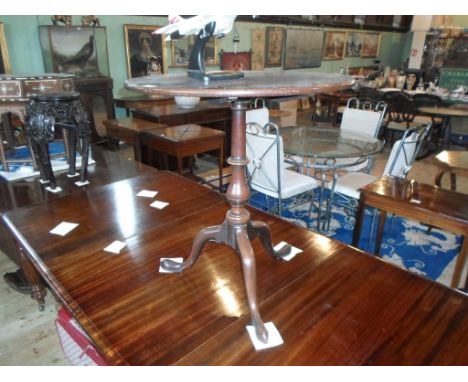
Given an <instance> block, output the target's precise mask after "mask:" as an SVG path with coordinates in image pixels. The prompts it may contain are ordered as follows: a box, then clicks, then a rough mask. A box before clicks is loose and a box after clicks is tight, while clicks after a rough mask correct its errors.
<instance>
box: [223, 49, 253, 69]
mask: <svg viewBox="0 0 468 382" xmlns="http://www.w3.org/2000/svg"><path fill="white" fill-rule="evenodd" d="M251 68H252V52H237V53H234V52H224V51H223V50H221V70H232V71H235V72H244V71H246V70H251Z"/></svg>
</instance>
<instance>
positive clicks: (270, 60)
mask: <svg viewBox="0 0 468 382" xmlns="http://www.w3.org/2000/svg"><path fill="white" fill-rule="evenodd" d="M265 39H266V40H265V41H266V43H265V68H274V67H279V66H281V63H282V58H283V43H284V28H282V27H267V28H266V38H265Z"/></svg>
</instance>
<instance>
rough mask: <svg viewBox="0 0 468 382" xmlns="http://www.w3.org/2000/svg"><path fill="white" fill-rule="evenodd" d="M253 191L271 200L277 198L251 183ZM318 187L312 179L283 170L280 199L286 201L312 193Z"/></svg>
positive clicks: (270, 192) (268, 190) (274, 193)
mask: <svg viewBox="0 0 468 382" xmlns="http://www.w3.org/2000/svg"><path fill="white" fill-rule="evenodd" d="M251 186H252V188H253V189H254V190H256V191H258V192H262V193H263V194H266V195H268V196H271V197H273V198H278V193H276V192H274V191H272V190H270V189H266V188H263V187H261V186H260V185H258V184H255V183H253V182H252V183H251ZM317 187H318V183H317V181H316V180H315V179H314V178H311V177H310V176H307V175H302V174H299V173H297V172H295V171H291V170H284V176H283V179H282V182H281V198H282V199H287V198H290V197H292V196H295V195H299V194H301V193H303V192H306V191H312V190H313V189H315V188H317Z"/></svg>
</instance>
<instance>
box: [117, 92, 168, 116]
mask: <svg viewBox="0 0 468 382" xmlns="http://www.w3.org/2000/svg"><path fill="white" fill-rule="evenodd" d="M114 104H115V107H120V108H122V109H125V113H126V115H127V117H130V110H134V109H149V108H152V107H156V106H162V105H172V104H174V97H162V96H161V97H158V96H155V97H150V96H147V95H144V94H139V93H137V94H135V95H129V96H125V97H118V98H114Z"/></svg>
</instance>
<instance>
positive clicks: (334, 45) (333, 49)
mask: <svg viewBox="0 0 468 382" xmlns="http://www.w3.org/2000/svg"><path fill="white" fill-rule="evenodd" d="M345 43H346V32H336V31H333V32H326V33H325V40H324V43H323V59H324V60H342V59H343V56H344V50H345Z"/></svg>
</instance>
